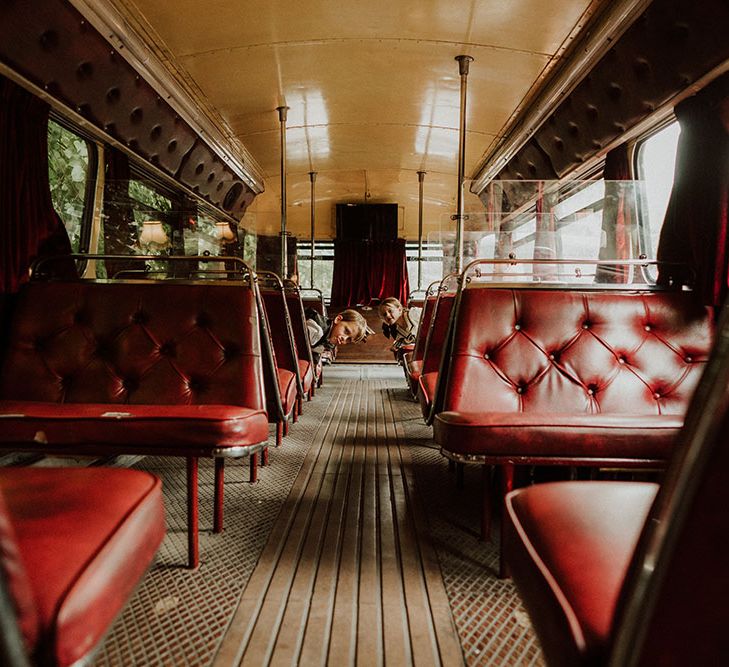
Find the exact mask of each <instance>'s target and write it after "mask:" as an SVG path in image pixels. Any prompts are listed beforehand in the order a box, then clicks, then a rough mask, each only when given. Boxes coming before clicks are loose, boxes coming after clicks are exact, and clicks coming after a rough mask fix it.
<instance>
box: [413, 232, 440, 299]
mask: <svg viewBox="0 0 729 667" xmlns="http://www.w3.org/2000/svg"><path fill="white" fill-rule="evenodd" d="M405 254H406V256H407V267H408V282H409V284H410V292H415V291H416V290H417V289H418V244H417V243H414V242H408V243H406V244H405ZM422 259H423V261H422V266H421V277H420V290H422V291H424V290H425V289H427V287H428V285H430V284H431V283H433V282H435V281H436V280H440V279H441V278H442V277H443V246H442V244H440V243H428V242H426V241H423V252H422Z"/></svg>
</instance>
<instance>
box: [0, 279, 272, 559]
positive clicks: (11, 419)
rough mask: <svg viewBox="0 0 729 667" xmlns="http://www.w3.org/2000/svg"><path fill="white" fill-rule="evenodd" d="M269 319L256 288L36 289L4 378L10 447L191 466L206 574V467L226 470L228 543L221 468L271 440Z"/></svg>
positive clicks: (218, 498) (194, 555)
mask: <svg viewBox="0 0 729 667" xmlns="http://www.w3.org/2000/svg"><path fill="white" fill-rule="evenodd" d="M257 313H258V311H257V295H256V290H255V288H254V286H253V284H251V283H249V284H247V285H243V284H215V285H213V284H209V283H206V284H199V283H198V284H182V283H173V282H170V283H157V284H154V283H151V282H145V283H139V282H121V281H120V282H109V283H102V282H81V281H79V282H60V281H59V282H47V283H46V282H32V283H29V284H27V285H25V286H24V287H23V289H22V290H21V291H20V293H19V295H18V301H17V305H16V308H15V310H14V312H13V316H12V321H11V327H10V335H9V344H8V349H7V352H6V354H5V358H4V360H3V365H2V370H1V371H0V414H2V415H3V416H2V419H1V424H2V430H1V431H0V447H2V449H5V450H8V449H9V450H17V451H41V452H51V453H57V452H58V451H66V452H69V453H89V454H93V455H107V454H119V453H141V454H161V455H171V456H184V457H186V459H187V476H188V477H187V483H188V508H189V509H188V533H189V534H188V539H189V562H190V565H191V566H193V567H194V566H196V565H197V563H198V543H197V520H198V519H197V469H198V457H199V456H211V457H215V458H216V483H215V489H216V494H215V501H214V505H215V515H214V530H215V531H216V532H219V531H220V530H222V521H223V466H222V464H221V460H222V459H221V457H225V456H234V457H240V456H247V455H251V456H253V457H255V456H256V453H257V452H258V451H260V450H261V449H262V448H263V447H264V446H265V444H266V442H267V440H268V419H267V414H266V410H265V395H264V384H263V369H262V364H261V343H260V333H259V330H258V322H259V321H258V314H257ZM252 470H253V466H252Z"/></svg>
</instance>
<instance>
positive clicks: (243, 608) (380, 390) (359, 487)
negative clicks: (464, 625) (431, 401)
mask: <svg viewBox="0 0 729 667" xmlns="http://www.w3.org/2000/svg"><path fill="white" fill-rule="evenodd" d="M332 375H334V373H333V374H332ZM369 375H370V373H369V372H368V370H367V367H349V368H348V369H347V370H341V369H337V373H336V377H334V378H332V380H329V378H328V381H331V382H334V383H335V384H337V389H338V390H337V391H336V392H335V394H334V396H335V398H334V400H332V402H331V404H330V405H329V408H328V413H327V417H326V418H325V419H324V420H323V422H322V424H321V426H320V428H319V431H318V432H317V434H316V435H315V437H314V440H313V444H312V446H311V449H310V450H309V452H308V454H307V456H306V459H305V461H304V464H303V465H302V468H301V471H300V472H299V475H298V477H297V480H296V482H295V483H294V486H293V488H292V490H291V493H290V495H289V499H288V501H287V503H286V505H285V506H284V509H283V510H282V512H281V515H280V516H279V517H278V520H277V521H276V525H275V527H274V530H273V532H272V534H271V536H270V538H269V541H268V544H267V546H266V548H265V549H264V552H263V554H262V555H261V558H260V560H259V562H258V565H257V566H256V569H255V571H254V572H253V574H252V576H251V578H250V580H249V583H248V586H247V588H246V590H245V591H244V593H243V596H242V597H241V600H240V603H239V606H238V609H237V611H236V614H235V616H234V618H233V621H232V622H231V625H230V628H229V630H228V632H227V634H226V638H225V640H224V641H223V643H222V645H221V648H220V650H219V652H218V655H217V657H216V662H215V664H217V665H221V666H222V665H226V667H227V666H228V665H231V664H240V665H268V664H270V665H296V664H299V665H327V664H328V665H354V664H357V665H408V664H415V665H418V666H420V665H458V664H463V656H462V653H461V649H460V643H459V640H458V637H457V634H456V630H455V625H454V623H453V619H452V616H451V611H450V607H449V605H448V601H447V597H446V593H445V589H444V587H443V581H442V578H441V574H440V568H439V565H438V561H437V558H436V556H435V552H434V550H433V547H432V545H430V544H429V542H428V532H427V530H426V525H425V518H424V514H423V511H422V508H421V507H420V504H419V502H418V499H417V491H416V489H415V483H414V478H413V474H412V470H411V462H410V456H409V453H408V451H407V448H405V447H401V446H400V436H399V432H398V427H397V424H396V420H395V417H396V414H397V409H396V408H394V407H393V400H394V398H393V394H392V392H391V391H390V390H389V389H388V386H387V384H386V383H385V382H382V381H381V380H378V379H377V378H376V377H375V378H372V379H371V378H370V377H369ZM375 375H376V374H375ZM283 446H284V447H285V446H286V442H285V440H284V444H283Z"/></svg>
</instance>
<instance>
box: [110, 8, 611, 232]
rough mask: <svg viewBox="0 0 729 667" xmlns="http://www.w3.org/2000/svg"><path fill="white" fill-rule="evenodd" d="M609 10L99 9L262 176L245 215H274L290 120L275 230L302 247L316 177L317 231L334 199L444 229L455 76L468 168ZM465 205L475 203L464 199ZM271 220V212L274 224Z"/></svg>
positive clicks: (258, 219) (454, 161) (266, 222)
mask: <svg viewBox="0 0 729 667" xmlns="http://www.w3.org/2000/svg"><path fill="white" fill-rule="evenodd" d="M605 1H606V0H550V1H549V2H545V1H544V0H470V1H461V0H406V1H398V0H368V2H346V0H345V1H344V2H342V1H341V0H340V1H339V2H336V3H335V2H332V1H331V0H297V1H292V0H268V1H261V2H250V1H249V0H237V1H235V0H206V1H205V2H200V0H174V1H172V0H170V1H167V2H163V1H160V0H134V1H132V0H111V3H112V5H114V6H115V7H116V8H117V9H118V10H119V11H121V12H122V13H124V14H125V15H126V16H127V17H128V19H129V22H130V25H131V26H133V28H134V29H135V31H136V32H137V33H138V34H140V35H141V36H142V37H143V39H145V40H147V41H148V43H149V44H150V46H151V47H152V48H153V49H154V50H155V51H156V53H157V54H158V55H160V56H161V57H162V58H163V60H164V61H165V62H167V63H168V65H169V69H170V71H171V72H172V73H173V75H174V77H176V78H177V79H178V80H179V81H181V82H183V84H184V85H185V86H186V88H187V89H188V90H192V91H193V93H194V95H195V96H196V97H197V99H198V100H199V101H200V102H201V105H202V106H204V107H207V108H209V109H213V110H214V111H215V113H216V114H218V118H217V121H218V124H219V125H222V126H223V127H224V130H225V132H226V133H227V134H228V136H229V138H231V140H237V141H238V142H240V143H242V144H243V145H244V146H245V148H246V149H247V150H248V151H249V153H250V154H251V155H252V156H253V158H254V159H255V160H256V162H257V163H258V165H259V166H260V168H261V170H262V173H263V176H264V182H265V187H266V192H264V193H263V194H262V195H259V197H258V198H257V199H256V201H255V202H254V203H253V205H252V206H251V208H250V213H249V215H248V216H247V218H246V219H247V221H248V223H247V224H250V223H252V222H253V221H255V223H254V224H255V225H256V226H257V227H258V228H259V230H260V231H266V230H270V231H274V228H275V227H276V226H277V225H278V224H279V222H278V217H280V215H279V214H278V212H279V211H280V186H279V181H280V124H279V121H278V114H277V112H276V107H277V106H279V105H284V104H285V105H287V106H288V107H289V112H288V120H287V150H286V158H287V169H286V172H287V200H288V209H289V210H288V211H287V219H288V228H289V229H290V230H291V231H293V232H294V233H298V234H301V235H303V236H308V230H309V218H310V213H309V211H310V204H309V197H310V181H309V176H308V172H310V171H316V172H317V174H318V175H317V183H316V195H317V230H318V231H317V234H318V235H321V236H327V235H330V234H331V233H332V232H333V229H332V220H331V211H332V209H333V204H334V203H339V202H353V201H354V202H364V201H371V202H375V201H377V202H380V201H390V202H397V203H399V204H400V205H401V215H402V216H403V221H402V222H403V233H404V234H405V235H407V236H408V237H410V238H412V237H413V236H415V235H416V234H417V218H418V179H417V175H416V172H417V171H418V170H423V171H426V172H427V175H426V177H425V183H424V193H425V199H426V202H425V207H424V210H425V218H426V226H429V227H431V228H436V227H438V226H442V225H445V224H448V223H447V222H444V221H447V220H448V216H449V214H450V213H452V212H453V211H454V206H455V200H456V188H457V168H458V126H459V103H460V92H459V91H460V78H459V75H458V64H457V63H456V62H455V60H454V58H455V56H457V55H459V54H468V55H471V56H473V58H474V62H473V63H472V64H471V67H470V74H469V76H468V114H467V135H466V149H467V150H466V159H465V173H466V175H467V176H473V175H474V174H473V171H474V170H475V169H476V167H477V165H478V164H479V162H480V160H481V159H482V157H483V156H484V154H485V152H486V151H487V149H488V148H489V146H490V145H491V144H492V143H493V142H494V141H496V140H497V139H498V138H499V137H500V136H501V135H502V134H503V132H504V129H505V126H506V125H507V124H508V122H509V120H510V119H511V118H512V117H513V115H514V114H515V113H516V112H517V111H518V110H519V109H520V108H521V106H522V105H523V104H524V102H525V99H526V100H527V101H528V99H529V96H530V94H532V93H533V91H534V87H535V84H538V83H539V82H540V81H541V80H542V79H543V78H544V76H545V74H546V73H547V72H548V71H549V70H550V68H551V67H552V66H553V65H554V63H555V62H557V59H558V58H559V56H560V55H561V53H562V51H563V50H564V48H565V47H566V45H567V43H568V42H569V41H570V40H571V39H573V38H574V36H575V34H576V32H577V31H578V30H579V27H581V25H582V24H584V22H585V20H586V19H587V18H588V17H589V15H591V14H592V13H594V11H595V9H596V7H597V6H598V5H599V4H600V2H603V3H604V2H605ZM466 204H467V209H468V208H474V209H475V208H478V206H479V204H478V201H477V199H476V198H475V197H474V196H473V195H470V194H469V195H467V200H466ZM277 216H278V217H277Z"/></svg>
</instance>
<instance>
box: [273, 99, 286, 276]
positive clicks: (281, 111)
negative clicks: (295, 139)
mask: <svg viewBox="0 0 729 667" xmlns="http://www.w3.org/2000/svg"><path fill="white" fill-rule="evenodd" d="M288 110H289V107H287V106H280V107H276V111H278V120H279V122H280V123H281V278H282V279H286V278H288V277H289V276H288V272H289V271H288V268H289V267H288V252H287V250H288V248H287V245H288V244H287V243H286V112H287V111H288Z"/></svg>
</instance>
